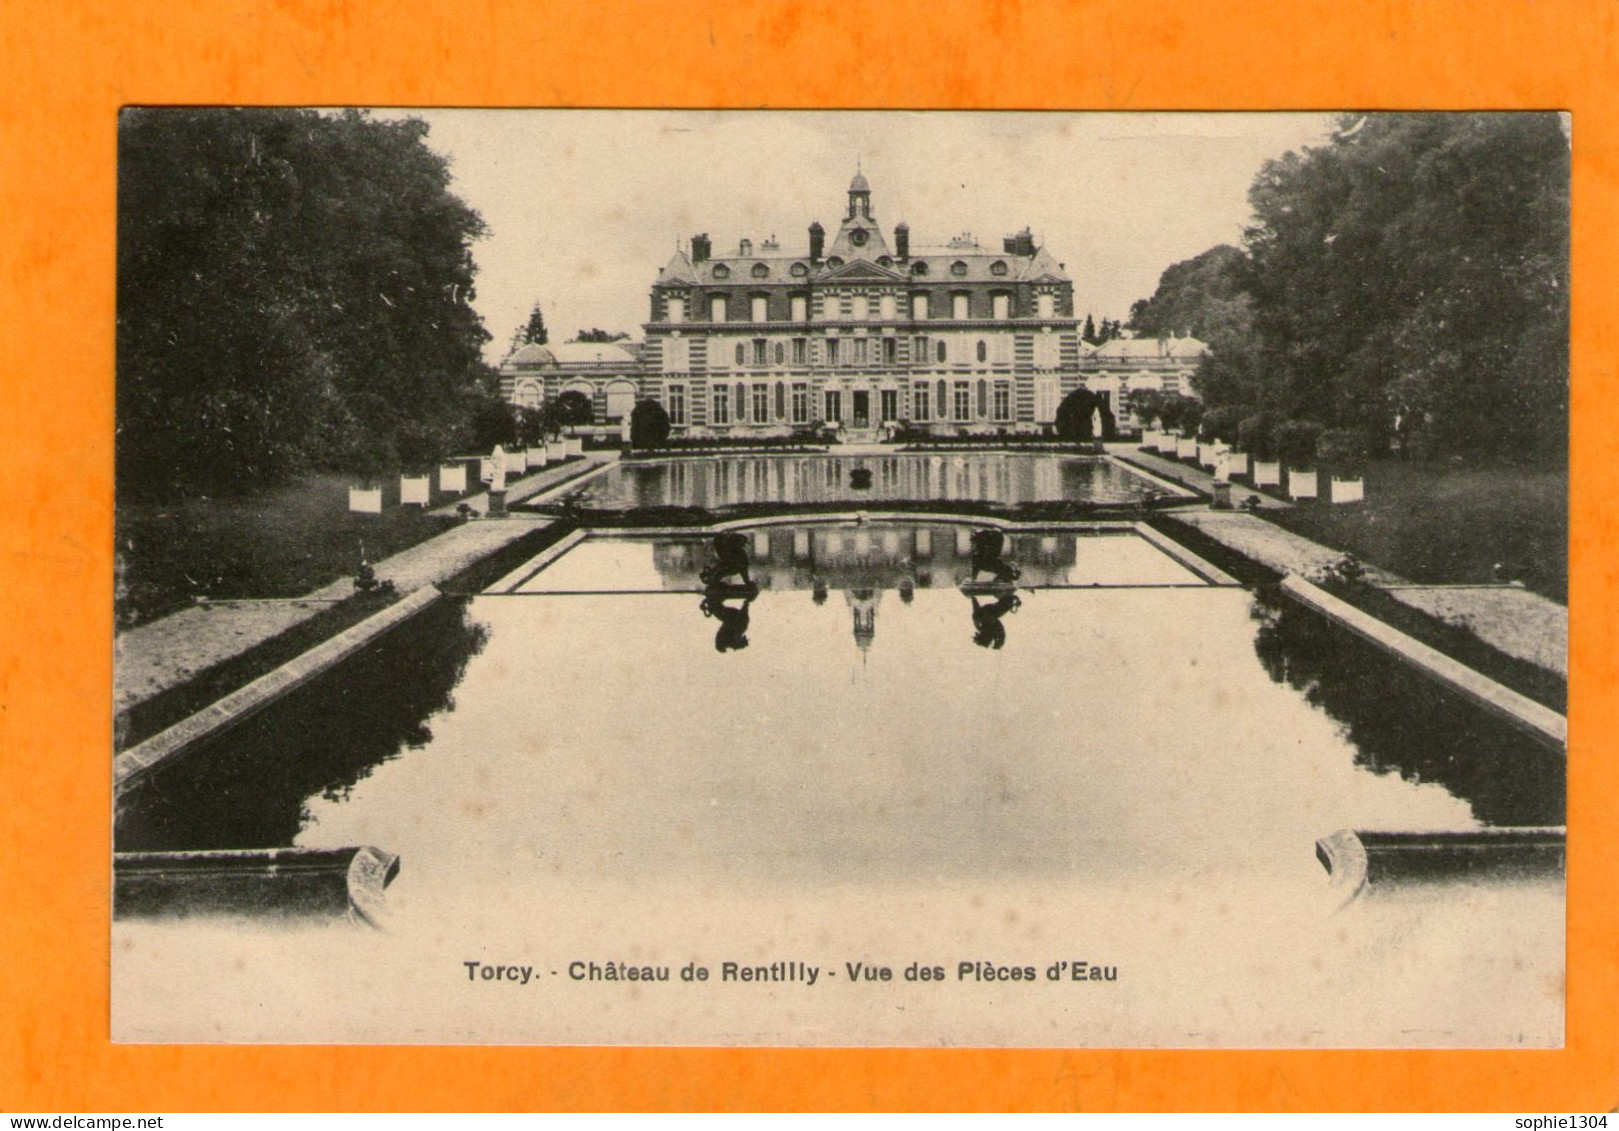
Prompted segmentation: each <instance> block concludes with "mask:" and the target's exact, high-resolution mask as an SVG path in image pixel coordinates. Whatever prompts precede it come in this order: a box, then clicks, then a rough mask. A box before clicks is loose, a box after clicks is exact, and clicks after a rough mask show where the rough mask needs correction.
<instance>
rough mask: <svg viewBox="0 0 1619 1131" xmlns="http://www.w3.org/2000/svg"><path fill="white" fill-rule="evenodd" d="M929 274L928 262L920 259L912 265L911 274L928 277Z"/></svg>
mask: <svg viewBox="0 0 1619 1131" xmlns="http://www.w3.org/2000/svg"><path fill="white" fill-rule="evenodd" d="M927 273H928V265H927V261H926V260H923V259H918V260H917V261H916V262H915V263H913V264H911V274H913V275H926V274H927Z"/></svg>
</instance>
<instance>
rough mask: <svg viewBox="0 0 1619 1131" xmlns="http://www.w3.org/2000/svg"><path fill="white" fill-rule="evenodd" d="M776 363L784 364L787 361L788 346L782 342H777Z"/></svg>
mask: <svg viewBox="0 0 1619 1131" xmlns="http://www.w3.org/2000/svg"><path fill="white" fill-rule="evenodd" d="M775 353H776V364H777V365H782V364H785V363H786V361H787V346H786V345H785V344H784V343H782V342H777V343H776V350H775Z"/></svg>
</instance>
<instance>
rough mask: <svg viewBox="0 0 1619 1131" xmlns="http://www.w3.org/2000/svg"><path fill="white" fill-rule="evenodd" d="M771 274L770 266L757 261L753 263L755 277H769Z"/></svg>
mask: <svg viewBox="0 0 1619 1131" xmlns="http://www.w3.org/2000/svg"><path fill="white" fill-rule="evenodd" d="M769 275H770V268H768V267H766V266H765V265H764V264H763V263H755V264H754V265H753V277H754V278H755V279H764V278H768V277H769Z"/></svg>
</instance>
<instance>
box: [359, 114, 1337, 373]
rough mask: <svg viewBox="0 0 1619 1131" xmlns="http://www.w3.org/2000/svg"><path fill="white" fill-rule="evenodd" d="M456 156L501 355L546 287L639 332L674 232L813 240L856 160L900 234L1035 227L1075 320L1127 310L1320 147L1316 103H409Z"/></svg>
mask: <svg viewBox="0 0 1619 1131" xmlns="http://www.w3.org/2000/svg"><path fill="white" fill-rule="evenodd" d="M407 115H408V116H413V117H420V118H422V119H424V120H425V121H427V122H428V124H429V125H430V127H431V129H430V133H429V136H428V139H427V142H428V145H429V146H431V147H432V148H433V149H434V150H436V151H437V152H439V153H442V154H443V155H445V156H446V157H447V158H449V161H450V168H451V173H452V178H453V179H452V185H451V188H452V191H454V192H455V193H456V194H457V195H458V196H460V197H461V199H462V200H464V201H465V202H466V203H467V204H469V205H471V206H472V207H473V208H475V209H477V210H478V212H479V213H480V214H482V216H483V218H484V221H485V223H486V224H487V225H488V228H489V231H488V234H487V235H486V236H485V237H484V238H482V239H481V240H479V241H478V242H477V244H475V245H474V249H473V254H474V257H475V259H476V261H477V264H478V269H479V270H478V277H477V297H476V299H475V306H476V307H477V309H478V311H479V313H480V314H482V315H483V318H484V323H485V325H486V326H487V328H488V330H489V332H490V334H491V335H493V340H492V341H491V342H490V343H489V346H488V348H487V350H486V356H487V358H488V360H490V361H498V360H499V359H500V358H501V357H502V356H503V355H504V354H505V352H506V349H507V346H508V344H509V343H510V340H511V337H512V333H513V332H514V331H515V330H516V329H517V327H518V326H520V325H521V324H523V323H524V322H525V321H526V320H527V317H528V312H529V310H530V308H531V307H532V306H533V305H534V303H535V302H536V301H538V302H539V303H540V305H541V309H542V310H543V311H544V314H545V322H546V327H547V329H548V330H549V331H550V334H551V340H552V341H565V340H567V339H569V338H571V337H572V336H573V335H574V333H575V332H576V331H578V330H580V329H588V328H592V327H600V328H602V329H605V330H611V331H619V330H623V331H628V332H629V333H630V334H631V335H632V336H634V337H637V338H638V337H640V336H641V335H642V331H641V323H642V322H643V321H645V319H646V317H647V307H648V293H649V289H650V287H651V285H652V283H653V281H654V280H656V278H657V276H658V268H659V267H662V266H663V265H664V264H666V263H667V262H668V261H669V258H670V257H671V256H672V255H673V254H674V252H675V251H676V249H677V247H679V248H685V247H687V246H689V241H690V238H691V237H692V236H693V235H694V234H696V233H698V232H707V233H708V234H709V236H710V237H711V239H712V240H713V245H714V252H715V254H716V255H720V254H723V253H724V251H725V249H732V250H734V249H735V248H736V246H737V243H738V241H739V240H740V239H743V238H747V239H751V240H753V241H754V243H755V245H757V244H758V243H759V242H761V241H762V240H764V239H765V238H767V237H769V236H771V235H772V234H774V235H775V236H776V237H777V239H778V240H779V241H780V242H781V245H782V250H783V252H784V253H790V252H793V251H798V250H802V249H806V248H807V245H808V234H807V230H808V228H809V225H810V222H811V221H812V220H819V221H820V222H821V224H822V225H823V226H824V227H825V228H827V230H828V239H829V240H830V238H831V234H832V233H834V232H835V231H836V230H837V225H838V221H839V220H840V219H841V218H842V215H843V208H844V205H845V203H846V201H847V199H848V198H847V195H846V194H847V192H848V187H849V181H850V179H851V178H852V177H853V176H854V174H855V171H856V167H857V165H858V167H859V168H860V169H861V171H863V172H864V173H865V176H866V179H867V180H868V181H870V182H871V190H872V195H871V200H872V211H873V213H874V214H875V215H876V218H877V220H878V222H879V224H880V225H881V226H882V228H883V230H884V234H885V235H886V236H887V237H888V238H889V239H890V241H891V240H892V235H893V227H894V225H895V224H897V223H898V222H899V221H900V220H904V221H906V222H907V223H909V224H910V226H911V242H912V245H913V246H933V245H938V244H943V243H945V242H946V241H947V240H949V239H950V238H951V237H953V236H955V235H957V234H960V233H962V232H971V233H972V234H973V235H974V236H976V237H977V238H978V240H979V241H980V242H981V243H982V244H984V245H985V246H986V247H990V248H999V247H1000V241H1001V238H1002V236H1004V235H1007V234H1009V233H1012V232H1016V231H1019V230H1021V229H1022V228H1024V227H1025V226H1027V227H1029V228H1031V229H1032V230H1033V231H1034V234H1035V238H1036V240H1037V242H1038V243H1040V244H1041V245H1042V246H1044V247H1046V248H1048V249H1049V250H1050V251H1051V253H1052V254H1053V255H1054V256H1055V257H1056V258H1057V260H1058V261H1059V262H1061V263H1063V264H1064V265H1065V266H1066V268H1067V271H1068V274H1069V275H1070V276H1071V277H1072V278H1073V280H1074V306H1075V309H1076V311H1078V312H1079V314H1080V316H1081V317H1083V316H1084V315H1085V314H1086V313H1091V314H1094V315H1095V316H1096V318H1097V319H1101V318H1104V317H1106V318H1120V319H1122V318H1125V317H1126V316H1128V314H1129V310H1130V304H1131V303H1132V302H1134V301H1135V300H1137V299H1139V298H1145V297H1146V296H1148V295H1150V294H1152V292H1153V290H1154V289H1155V288H1156V286H1157V283H1158V277H1159V275H1161V274H1162V273H1163V271H1164V269H1165V268H1166V267H1168V266H1169V265H1170V264H1172V263H1176V262H1178V261H1180V260H1183V259H1189V258H1191V257H1192V256H1194V255H1197V254H1198V253H1199V252H1202V251H1205V250H1207V249H1208V248H1210V247H1213V246H1214V245H1215V244H1219V243H1239V242H1240V241H1241V238H1242V230H1243V227H1244V226H1245V225H1246V224H1247V223H1248V222H1249V219H1250V211H1249V207H1248V186H1249V185H1250V184H1251V183H1252V181H1253V178H1254V175H1255V174H1256V173H1257V172H1258V171H1259V169H1260V166H1261V165H1263V164H1264V163H1265V162H1266V161H1267V160H1270V159H1271V158H1275V157H1280V156H1281V155H1283V154H1284V153H1286V152H1288V151H1289V150H1293V149H1298V148H1300V147H1301V146H1306V145H1316V144H1321V143H1323V142H1325V141H1326V140H1327V138H1328V136H1329V134H1330V130H1331V117H1330V116H1329V115H1325V114H1281V113H1238V114H1149V113H1131V114H1099V113H1008V112H988V113H985V112H979V113H961V112H944V111H921V112H914V111H913V112H888V111H884V112H869V111H864V112H863V111H852V112H824V111H813V112H799V111H749V112H743V111H624V110H408V111H407V110H400V111H387V112H386V113H385V114H379V116H387V117H398V116H407Z"/></svg>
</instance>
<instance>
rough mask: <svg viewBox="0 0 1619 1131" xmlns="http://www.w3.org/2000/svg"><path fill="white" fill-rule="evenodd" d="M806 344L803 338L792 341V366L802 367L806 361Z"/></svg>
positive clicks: (807, 355) (807, 354)
mask: <svg viewBox="0 0 1619 1131" xmlns="http://www.w3.org/2000/svg"><path fill="white" fill-rule="evenodd" d="M808 357H809V353H808V343H807V342H805V340H804V339H803V338H794V339H793V364H794V365H803V364H804V363H805V361H806V360H807V359H808Z"/></svg>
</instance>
